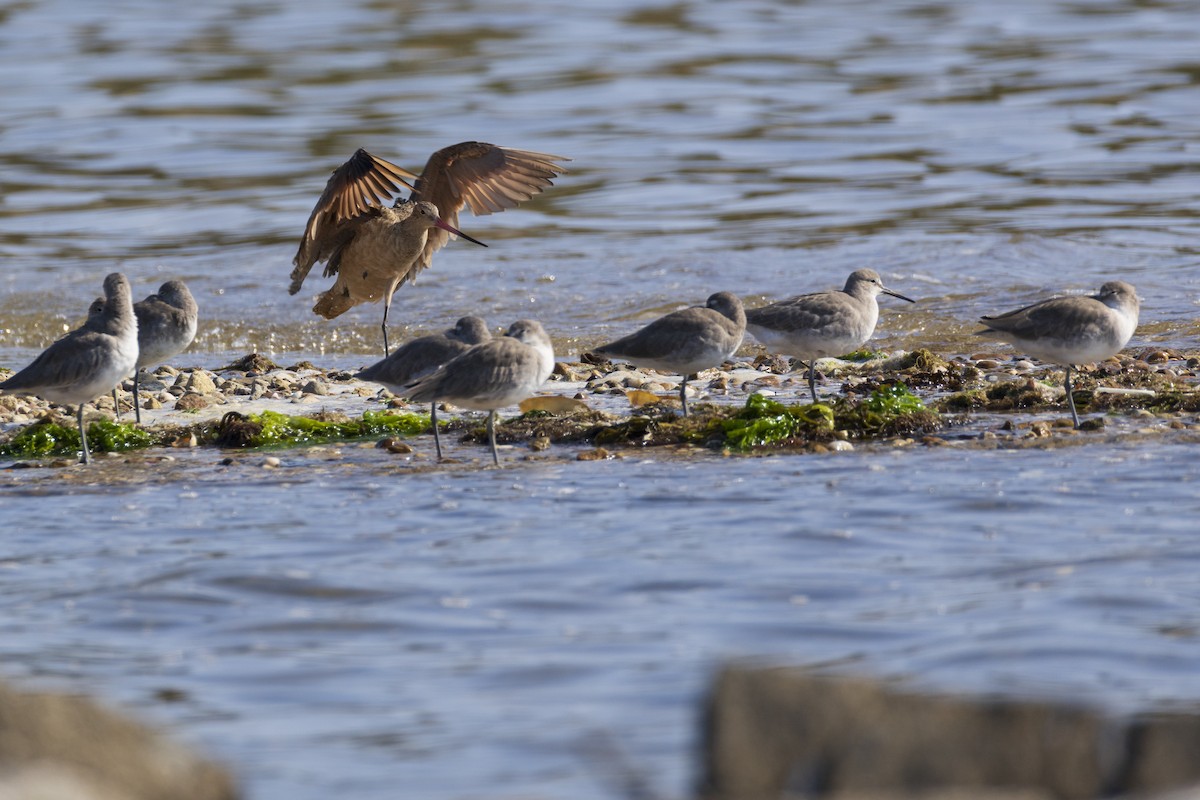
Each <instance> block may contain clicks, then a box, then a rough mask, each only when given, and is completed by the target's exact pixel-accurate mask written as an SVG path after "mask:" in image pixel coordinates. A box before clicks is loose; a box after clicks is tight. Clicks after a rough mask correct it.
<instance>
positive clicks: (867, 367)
mask: <svg viewBox="0 0 1200 800" xmlns="http://www.w3.org/2000/svg"><path fill="white" fill-rule="evenodd" d="M748 351H749V352H748ZM742 353H743V355H740V356H739V358H738V360H737V361H736V362H729V363H726V364H724V365H723V366H722V368H720V369H714V370H707V371H705V372H703V373H701V376H700V380H698V381H695V382H693V383H694V388H695V396H694V400H693V401H691V402H694V403H695V410H696V413H694V414H693V415H692V417H689V418H688V419H683V418H682V417H680V416H679V414H678V399H677V391H678V383H677V382H676V381H675V378H677V376H667V375H662V374H659V373H656V372H653V371H649V370H640V369H632V368H629V367H628V366H627V365H620V364H611V363H608V362H596V361H595V360H593V359H591V358H590V357H588V356H584V357H582V358H579V359H568V360H564V361H559V362H558V363H557V364H556V366H555V370H554V374H553V375H552V377H551V380H550V381H549V382H547V384H546V385H545V387H544V388H543V390H542V393H541V394H540V395H539V397H538V398H537V399H535V400H532V401H530V402H528V403H527V404H524V405H523V408H522V411H524V412H527V413H518V414H516V415H515V416H506V417H504V421H503V424H501V425H499V426H498V430H497V437H498V440H499V441H500V442H501V443H503V444H509V445H514V444H515V445H518V446H520V447H525V448H528V449H529V451H530V452H531V453H534V454H544V453H546V451H548V450H550V448H551V447H552V446H554V445H564V446H567V451H566V453H567V455H568V457H571V458H580V459H588V458H607V457H614V456H619V455H620V454H621V453H622V452H623V451H625V450H628V449H630V448H645V447H648V446H655V445H659V446H675V448H676V449H677V450H684V451H695V450H697V449H699V450H709V451H716V452H729V451H730V450H733V451H736V452H741V453H752V454H753V453H769V452H779V451H790V452H797V451H799V452H815V453H824V452H836V451H844V450H850V449H854V447H856V446H862V445H863V444H865V443H872V442H873V443H879V444H881V445H883V446H887V447H902V446H908V445H912V444H923V445H926V446H937V445H945V444H955V445H958V446H983V447H996V446H1010V447H1020V446H1043V447H1044V446H1056V445H1066V444H1074V443H1078V442H1084V441H1089V440H1092V441H1094V440H1097V439H1107V438H1111V437H1112V436H1116V435H1119V436H1138V435H1141V436H1161V435H1164V434H1172V433H1174V434H1178V435H1183V436H1189V435H1195V433H1196V432H1200V416H1198V412H1200V394H1198V393H1197V392H1196V384H1197V373H1196V370H1197V367H1200V354H1196V353H1184V352H1180V351H1174V350H1162V349H1154V348H1151V349H1146V350H1142V351H1138V352H1134V353H1123V354H1121V355H1119V356H1116V357H1114V358H1112V359H1109V360H1108V361H1105V362H1103V363H1101V364H1098V365H1094V366H1093V367H1092V368H1091V369H1089V370H1086V371H1083V372H1081V373H1080V376H1079V380H1078V382H1077V384H1076V392H1075V400H1076V403H1077V405H1078V406H1079V407H1080V412H1081V413H1082V414H1083V415H1084V416H1085V420H1084V423H1083V426H1082V430H1080V431H1075V430H1074V429H1072V428H1071V426H1070V420H1069V417H1067V416H1066V414H1065V403H1064V400H1063V397H1064V391H1063V388H1062V371H1061V370H1060V369H1058V368H1055V367H1051V366H1040V365H1036V364H1034V363H1033V362H1030V361H1027V360H1024V359H1020V358H1013V357H1011V356H1007V355H1004V354H999V353H990V352H988V353H977V354H973V355H970V356H958V357H954V358H951V359H946V358H943V357H941V356H938V355H936V354H934V353H932V352H930V351H928V350H916V351H911V352H897V353H890V354H860V355H861V356H862V358H856V357H851V358H848V359H844V360H843V359H822V360H821V361H820V362H819V363H818V367H819V369H820V371H821V372H822V374H823V375H824V376H825V381H824V382H823V383H822V384H821V385H820V386H819V391H820V393H821V402H820V404H819V405H818V406H812V405H811V404H810V402H809V401H810V398H809V396H808V391H807V384H806V382H805V379H804V377H803V375H802V374H801V373H793V372H790V371H789V370H790V366H791V365H790V364H789V362H788V360H787V359H785V358H781V357H777V356H771V355H768V354H766V353H764V352H761V350H759V351H758V352H755V348H751V347H747V348H743V351H742ZM2 373H3V370H0V374H2ZM897 385H900V386H902V387H906V388H907V389H908V390H909V391H910V392H911V393H912V396H915V398H916V399H919V400H920V401H921V403H922V404H923V406H924V407H923V408H921V409H919V411H920V413H916V411H917V408H916V406H911V405H910V406H909V410H908V411H900V410H899V409H892V411H893V412H895V413H888V414H884V415H883V416H878V415H877V416H876V417H874V418H868V416H867V412H866V411H864V410H863V405H864V403H866V402H868V401H870V400H871V398H873V397H875V398H877V397H878V396H880V395H879V394H878V393H880V392H881V391H884V392H886V391H890V390H892V389H891V387H895V386H897ZM130 388H131V382H127V384H126V386H125V387H124V389H123V391H122V393H121V411H122V413H121V421H122V422H125V423H128V422H131V416H132V414H131V411H132V406H131V405H130V402H131V395H130V394H129V389H130ZM142 390H143V391H142V394H141V402H142V404H143V420H144V423H145V424H144V426H143V429H144V432H145V434H148V436H145V437H144V438H141V439H138V440H137V442H134V443H133V445H132V447H131V448H130V449H134V448H137V447H146V446H149V447H164V446H169V447H174V448H190V447H199V446H204V445H217V446H220V447H225V448H228V447H236V446H256V444H261V442H259V441H257V440H255V438H254V437H253V436H245V435H244V434H245V430H244V427H245V426H244V423H245V421H246V420H247V419H249V420H252V421H253V420H255V419H258V418H259V417H260V416H261V415H263V414H275V415H282V416H285V417H287V418H289V419H300V420H312V421H313V422H314V423H327V424H329V425H335V424H344V423H346V422H348V421H352V420H356V419H358V418H363V415H364V414H367V415H370V414H377V415H386V416H387V417H388V420H389V424H390V420H391V418H392V417H396V418H399V419H403V420H405V422H404V423H403V424H402V425H401V424H400V423H396V424H397V425H399V427H397V428H395V429H394V430H393V429H392V428H388V427H384V428H379V427H377V426H371V425H368V426H366V427H365V428H364V427H362V426H361V425H360V426H358V427H355V426H349V427H344V428H341V429H334V428H330V429H329V435H328V436H326V437H325V438H322V437H313V436H298V437H296V439H295V440H294V441H293V440H290V439H288V438H287V436H285V435H279V436H278V437H277V438H276V439H274V440H272V441H271V444H272V445H273V446H276V447H279V446H286V445H288V444H295V445H303V444H311V443H313V442H314V441H326V442H327V441H337V440H346V439H353V440H357V439H369V438H370V437H371V436H372V435H373V431H378V432H380V433H382V434H383V435H380V436H376V437H375V438H376V439H377V440H378V443H379V444H380V445H381V448H382V449H385V450H386V451H388V452H390V453H393V454H401V455H411V456H413V457H414V458H417V459H420V458H424V457H428V456H429V455H430V453H426V452H425V451H427V450H429V451H431V450H432V442H431V441H428V442H427V441H425V436H426V435H428V434H430V433H431V430H430V429H429V424H428V408H427V407H423V406H421V405H417V404H407V403H405V402H404V401H401V400H399V399H398V398H395V397H393V396H392V395H391V393H390V392H388V391H387V390H386V389H383V388H381V387H379V386H378V385H376V384H373V383H369V382H364V381H360V380H358V379H356V378H355V377H354V375H353V373H352V372H351V371H348V370H344V369H322V368H320V367H318V366H316V365H314V364H312V363H311V362H309V361H301V362H298V363H296V364H293V365H290V366H287V367H283V366H280V365H278V364H276V363H274V362H273V361H271V359H269V358H267V357H265V356H262V355H259V354H250V355H247V356H245V357H243V358H239V359H237V360H235V361H233V362H231V363H229V364H226V365H222V366H220V367H218V368H215V369H204V368H190V369H177V368H175V367H171V366H163V367H160V368H159V369H157V370H156V371H154V372H153V373H151V374H150V375H149V376H147V378H146V379H145V380H143V381H142ZM896 391H899V390H896ZM751 396H754V397H755V402H754V403H749V402H748V400H747V399H748V398H750V397H751ZM755 404H757V406H758V407H759V408H758V410H757V411H756V412H755V413H754V414H751V413H750V411H749V410H748V409H749V408H750V406H751V405H755ZM918 405H919V404H918ZM113 409H114V406H113V399H112V397H111V396H104V397H101V398H99V399H98V401H97V402H96V403H95V404H94V405H89V407H88V410H87V412H86V417H87V419H88V420H89V421H97V420H99V421H107V420H111V419H112V418H113V416H114V412H113ZM805 409H808V410H805ZM824 409H828V411H825V410H824ZM446 410H447V415H446V416H445V417H444V419H448V420H449V421H448V423H447V425H446V428H445V430H447V431H449V432H450V433H451V438H457V439H459V440H461V441H465V442H478V441H482V422H481V419H480V418H479V417H478V416H477V415H474V414H470V413H462V412H461V411H460V410H457V409H453V408H452V407H447V408H446ZM785 410H786V414H789V415H791V416H790V417H788V418H787V419H788V421H790V424H791V425H792V427H791V428H790V429H787V430H785V431H783V432H782V433H781V434H778V435H777V436H776V437H775V438H774V439H769V438H768V439H767V440H763V441H758V440H756V439H754V438H753V437H750V438H749V439H746V438H745V437H743V438H742V439H736V437H734V436H733V435H732V434H733V433H734V430H733V428H736V425H737V423H736V422H733V423H731V420H735V418H741V419H747V418H753V419H754V420H755V425H756V427H757V428H759V429H762V428H763V425H765V423H762V424H760V423H758V422H757V420H759V419H762V418H764V417H771V418H772V419H776V420H777V419H778V418H779V414H781V413H784V411H785ZM514 411H515V410H514ZM55 412H56V410H55V409H54V408H52V407H51V406H50V404H48V403H46V402H44V401H42V400H40V399H37V398H33V397H21V396H13V395H0V448H3V449H2V450H0V453H6V455H0V459H5V460H8V459H12V461H11V462H10V466H66V465H69V464H71V463H73V462H72V461H71V460H70V458H69V457H67V454H66V453H65V452H57V453H47V454H46V455H47V456H49V458H48V460H47V459H37V458H36V454H32V453H22V452H20V451H19V449H14V448H13V442H14V440H15V439H16V438H17V437H18V436H19V435H20V434H21V432H22V431H25V430H28V429H29V426H34V425H46V424H48V423H49V422H53V420H54V419H55ZM231 412H233V413H232V414H231ZM58 413H60V414H61V413H62V411H61V410H58ZM772 414H774V416H772ZM813 414H816V415H817V416H813ZM822 414H823V415H824V416H823V417H822V418H821V419H818V418H817V417H819V416H821V415H822ZM747 415H749V417H748V416H747ZM238 424H243V430H242V431H241V434H240V435H241V438H239V434H238V432H237V431H234V433H233V434H232V435H231V434H230V430H231V426H236V425H238ZM126 427H127V426H126V425H122V426H119V427H114V428H113V429H112V430H114V431H116V433H115V434H114V436H115V437H116V438H118V439H119V437H120V433H121V431H124V430H125V429H126ZM310 427H312V426H310ZM739 430H740V429H739ZM139 435H140V434H139ZM101 438H103V437H101ZM111 438H113V437H110V439H111ZM747 441H748V442H749V444H748V445H747V444H746V442H747ZM731 442H734V443H735V444H736V445H737V446H731ZM106 449H124V448H123V447H121V446H120V445H119V444H118V445H114V446H113V447H106V446H105V444H104V442H103V441H102V442H101V444H100V447H99V448H98V450H99V451H100V452H104V451H105V450H106ZM31 458H33V459H34V460H33V461H31V460H30V459H31Z"/></svg>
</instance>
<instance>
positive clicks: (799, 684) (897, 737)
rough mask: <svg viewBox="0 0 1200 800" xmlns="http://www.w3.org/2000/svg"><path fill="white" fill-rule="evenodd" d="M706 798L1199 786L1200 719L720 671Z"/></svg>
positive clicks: (713, 698) (1051, 794) (710, 713)
mask: <svg viewBox="0 0 1200 800" xmlns="http://www.w3.org/2000/svg"><path fill="white" fill-rule="evenodd" d="M706 705H707V709H706V712H707V713H706V715H705V722H704V726H705V727H704V730H703V732H702V734H703V739H704V744H703V756H704V763H703V764H702V771H703V775H702V782H701V791H700V796H701V797H702V798H704V800H727V799H728V800H734V799H735V798H736V800H760V799H761V800H765V799H766V798H772V800H774V799H775V798H781V797H807V798H811V797H835V796H836V797H837V798H844V799H845V800H849V799H850V798H864V799H865V798H868V797H869V798H875V799H876V800H878V798H893V800H916V798H926V799H927V800H929V799H932V798H939V800H941V798H946V797H955V798H959V797H961V798H964V799H965V798H979V797H1012V798H1015V797H1039V798H1057V799H1058V800H1083V799H1084V798H1095V797H1112V796H1115V795H1121V794H1128V795H1132V796H1135V797H1148V796H1152V794H1153V793H1154V792H1161V791H1166V790H1170V789H1174V788H1177V787H1181V786H1187V785H1190V784H1194V783H1195V782H1197V781H1200V759H1196V757H1195V754H1196V753H1197V752H1200V716H1197V715H1195V714H1182V713H1180V714H1168V713H1157V714H1147V715H1144V716H1136V717H1133V718H1111V717H1107V716H1105V715H1103V714H1102V713H1101V712H1099V711H1097V710H1093V709H1089V708H1084V707H1079V706H1072V705H1067V704H1053V703H1039V702H1033V701H1021V700H997V699H994V698H971V697H957V696H939V695H928V694H921V693H918V692H915V691H904V690H902V689H898V688H896V687H895V686H894V685H890V684H887V683H882V682H873V681H869V680H857V679H838V678H829V677H821V676H816V675H812V674H809V673H806V672H804V671H803V670H791V669H770V668H750V667H734V668H730V669H726V670H724V671H723V672H722V673H721V674H720V675H719V676H718V678H717V681H716V683H715V685H714V687H713V689H712V691H711V693H710V696H709V698H708V700H707V703H706Z"/></svg>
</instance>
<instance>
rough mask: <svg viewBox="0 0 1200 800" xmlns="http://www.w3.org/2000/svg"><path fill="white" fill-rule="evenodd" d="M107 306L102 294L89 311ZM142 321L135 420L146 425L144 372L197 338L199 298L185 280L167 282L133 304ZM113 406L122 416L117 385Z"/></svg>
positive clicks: (134, 395) (140, 324)
mask: <svg viewBox="0 0 1200 800" xmlns="http://www.w3.org/2000/svg"><path fill="white" fill-rule="evenodd" d="M103 308H104V298H102V297H98V298H96V299H95V300H94V301H93V302H92V307H91V308H90V309H89V310H88V316H89V318H90V317H91V316H92V315H93V314H96V313H99V312H100V311H101V310H103ZM133 313H134V314H135V315H136V316H137V322H138V359H137V366H135V367H134V369H133V410H134V419H136V420H137V423H138V424H139V425H141V424H142V404H141V403H140V402H139V401H138V395H139V392H140V390H141V374H142V370H143V369H144V368H146V367H152V366H154V365H156V364H161V363H163V362H164V361H166V360H167V359H168V358H170V357H171V356H174V355H178V354H179V353H182V352H183V351H184V350H186V349H187V346H188V345H190V344H191V343H192V340H193V339H195V338H196V322H197V319H198V316H199V309H198V308H197V306H196V299H195V298H194V297H192V293H191V291H190V290H189V289H188V287H187V284H186V283H184V282H183V281H167V282H166V283H164V284H163V285H162V286H160V287H158V292H157V293H156V294H152V295H150V296H148V297H147V298H146V299H145V300H139V301H137V302H136V303H134V304H133ZM113 407H114V409H115V410H116V414H117V418H118V419H120V418H121V406H120V404H119V403H118V402H117V387H116V386H114V387H113Z"/></svg>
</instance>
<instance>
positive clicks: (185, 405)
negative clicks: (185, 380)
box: [175, 392, 212, 411]
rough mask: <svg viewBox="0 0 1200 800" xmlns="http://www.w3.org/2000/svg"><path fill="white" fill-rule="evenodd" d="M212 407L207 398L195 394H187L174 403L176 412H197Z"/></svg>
mask: <svg viewBox="0 0 1200 800" xmlns="http://www.w3.org/2000/svg"><path fill="white" fill-rule="evenodd" d="M210 405H212V401H210V400H209V399H208V398H207V397H205V396H204V395H202V394H198V393H197V392H188V393H187V394H185V395H183V396H181V397H180V398H179V399H178V400H176V401H175V410H176V411H199V410H200V409H202V408H208V407H209V406H210Z"/></svg>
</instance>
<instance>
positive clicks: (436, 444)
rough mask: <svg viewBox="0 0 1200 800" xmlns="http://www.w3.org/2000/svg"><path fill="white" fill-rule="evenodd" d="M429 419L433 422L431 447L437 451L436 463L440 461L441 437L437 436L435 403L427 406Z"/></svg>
mask: <svg viewBox="0 0 1200 800" xmlns="http://www.w3.org/2000/svg"><path fill="white" fill-rule="evenodd" d="M429 419H430V421H432V422H433V446H434V448H435V449H436V450H437V457H438V461H441V460H442V437H441V436H440V435H439V434H438V424H437V401H436V400H435V401H433V402H432V403H430V404H429Z"/></svg>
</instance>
